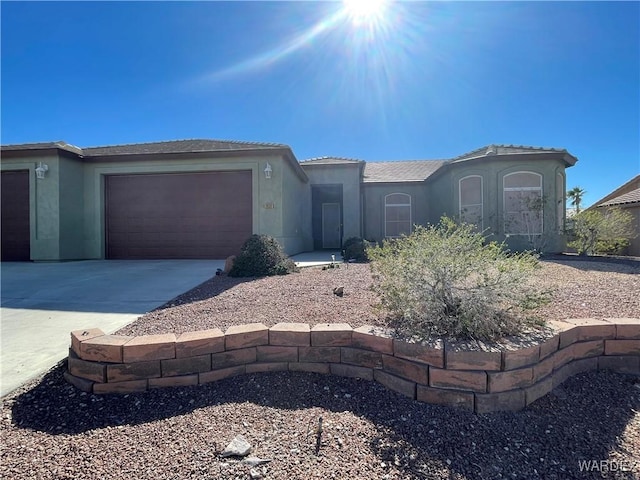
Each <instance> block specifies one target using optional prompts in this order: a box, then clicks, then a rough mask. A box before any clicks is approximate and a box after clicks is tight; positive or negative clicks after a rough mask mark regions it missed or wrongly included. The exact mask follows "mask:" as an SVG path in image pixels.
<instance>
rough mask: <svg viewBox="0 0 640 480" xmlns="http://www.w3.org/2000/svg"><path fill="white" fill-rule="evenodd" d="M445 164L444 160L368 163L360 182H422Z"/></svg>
mask: <svg viewBox="0 0 640 480" xmlns="http://www.w3.org/2000/svg"><path fill="white" fill-rule="evenodd" d="M445 163H446V161H444V160H410V161H399V162H368V163H366V164H365V166H364V173H363V176H362V181H363V183H394V182H422V181H424V180H426V179H427V178H429V177H430V176H431V175H433V174H434V173H435V172H436V171H437V170H438V169H439V168H440V167H442V166H443V165H444V164H445Z"/></svg>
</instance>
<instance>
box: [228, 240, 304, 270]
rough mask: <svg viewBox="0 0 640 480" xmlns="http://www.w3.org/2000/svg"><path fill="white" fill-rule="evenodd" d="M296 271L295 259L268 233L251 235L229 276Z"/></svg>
mask: <svg viewBox="0 0 640 480" xmlns="http://www.w3.org/2000/svg"><path fill="white" fill-rule="evenodd" d="M295 271H297V268H296V265H295V263H294V261H293V260H291V259H290V258H289V257H288V256H287V255H286V254H285V253H284V251H283V250H282V247H281V246H280V244H279V243H278V242H277V241H276V239H274V238H273V237H270V236H268V235H251V237H249V238H248V239H247V241H246V242H245V243H244V245H243V246H242V250H241V251H240V254H239V255H238V256H237V257H236V259H235V261H234V263H233V267H232V268H231V270H230V271H229V276H231V277H265V276H271V275H286V274H288V273H292V272H295Z"/></svg>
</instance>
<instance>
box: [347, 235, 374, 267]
mask: <svg viewBox="0 0 640 480" xmlns="http://www.w3.org/2000/svg"><path fill="white" fill-rule="evenodd" d="M368 246H369V242H367V241H366V240H363V239H362V238H360V237H351V238H348V239H347V240H345V242H344V243H343V244H342V258H344V261H345V262H348V261H349V260H353V261H355V262H367V261H368V260H369V257H368V256H367V247H368Z"/></svg>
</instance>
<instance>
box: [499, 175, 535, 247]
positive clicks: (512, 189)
mask: <svg viewBox="0 0 640 480" xmlns="http://www.w3.org/2000/svg"><path fill="white" fill-rule="evenodd" d="M523 173H525V174H528V175H535V176H536V177H538V178H539V179H540V182H539V186H538V187H506V186H505V184H506V179H507V178H508V177H511V176H513V175H518V174H523ZM543 186H544V177H543V175H542V174H541V173H538V172H532V171H530V170H518V171H515V172H510V173H506V174H504V175H503V176H502V211H503V225H502V227H503V229H504V234H505V235H506V236H520V235H524V236H531V235H542V234H543V233H544V204H543V205H542V208H541V210H540V213H539V215H540V222H539V226H540V231H539V232H537V231H536V232H522V233H520V232H510V231H508V230H509V229H508V224H507V214H508V213H509V212H508V211H507V201H506V200H507V192H539V194H540V200H541V201H542V199H543V198H544V191H543ZM528 211H529V212H531V211H532V210H528ZM522 212H524V210H521V211H518V213H522ZM513 213H516V212H513Z"/></svg>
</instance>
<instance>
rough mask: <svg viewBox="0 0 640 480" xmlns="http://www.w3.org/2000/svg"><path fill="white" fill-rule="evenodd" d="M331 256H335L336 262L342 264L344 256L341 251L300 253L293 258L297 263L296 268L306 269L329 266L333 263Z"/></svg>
mask: <svg viewBox="0 0 640 480" xmlns="http://www.w3.org/2000/svg"><path fill="white" fill-rule="evenodd" d="M331 255H334V256H335V261H336V262H338V263H342V254H341V253H340V251H339V250H336V251H332V250H318V251H315V252H306V253H299V254H298V255H293V256H292V257H291V258H292V259H293V261H294V262H296V266H298V267H301V268H304V267H317V266H320V265H328V264H330V263H331V262H332V261H333V260H332V259H331Z"/></svg>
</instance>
